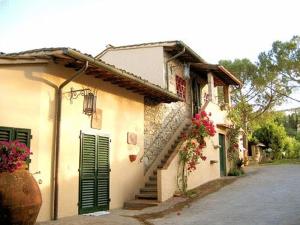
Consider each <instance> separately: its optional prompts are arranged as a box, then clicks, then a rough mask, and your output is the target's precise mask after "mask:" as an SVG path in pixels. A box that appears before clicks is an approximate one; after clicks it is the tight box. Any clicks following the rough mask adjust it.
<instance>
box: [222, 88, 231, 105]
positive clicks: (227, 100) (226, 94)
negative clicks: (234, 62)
mask: <svg viewBox="0 0 300 225" xmlns="http://www.w3.org/2000/svg"><path fill="white" fill-rule="evenodd" d="M230 92H231V88H230V86H229V85H226V86H223V94H224V101H225V103H227V104H228V106H231V98H230Z"/></svg>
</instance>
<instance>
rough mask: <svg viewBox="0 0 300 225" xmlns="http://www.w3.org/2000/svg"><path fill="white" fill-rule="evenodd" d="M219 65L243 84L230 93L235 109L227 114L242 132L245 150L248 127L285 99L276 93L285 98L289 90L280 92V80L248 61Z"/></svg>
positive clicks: (242, 60)
mask: <svg viewBox="0 0 300 225" xmlns="http://www.w3.org/2000/svg"><path fill="white" fill-rule="evenodd" d="M219 64H221V65H223V66H224V67H226V68H227V69H228V70H229V71H231V72H232V73H233V74H234V75H235V76H237V77H238V78H239V79H240V80H241V81H242V83H243V86H242V87H239V88H234V89H233V90H232V102H233V105H234V107H233V109H232V110H231V111H230V112H229V118H230V119H231V120H232V121H233V122H234V123H235V124H236V125H237V126H239V127H241V128H242V129H243V130H244V131H245V138H244V147H245V148H246V149H248V141H247V136H248V134H249V132H251V123H252V122H253V121H255V120H257V119H258V118H259V117H261V116H262V115H263V114H264V113H266V112H267V111H268V110H270V109H272V108H273V107H274V106H275V105H278V104H280V103H281V102H282V101H283V99H284V98H285V97H284V96H283V95H282V94H279V93H278V90H280V92H281V93H285V94H288V92H289V89H288V88H282V86H281V82H280V80H279V79H277V78H276V77H275V76H274V74H273V73H271V72H269V71H267V70H265V69H262V68H261V67H260V64H259V63H257V64H254V63H252V62H251V61H250V60H249V59H236V60H234V61H231V60H221V61H220V62H219ZM276 90H277V91H276Z"/></svg>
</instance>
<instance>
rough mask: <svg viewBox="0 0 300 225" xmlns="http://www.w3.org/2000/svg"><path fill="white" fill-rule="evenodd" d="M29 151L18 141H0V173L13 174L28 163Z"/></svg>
mask: <svg viewBox="0 0 300 225" xmlns="http://www.w3.org/2000/svg"><path fill="white" fill-rule="evenodd" d="M30 154H31V152H30V149H29V148H28V147H27V146H26V145H25V144H23V143H21V142H19V141H17V140H16V141H0V172H14V171H15V170H17V169H18V168H20V167H21V166H22V164H23V162H25V163H27V164H28V163H30V158H29V156H30Z"/></svg>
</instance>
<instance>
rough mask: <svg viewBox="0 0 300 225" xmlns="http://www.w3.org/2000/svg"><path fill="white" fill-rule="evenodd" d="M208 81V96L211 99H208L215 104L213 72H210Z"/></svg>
mask: <svg viewBox="0 0 300 225" xmlns="http://www.w3.org/2000/svg"><path fill="white" fill-rule="evenodd" d="M207 81H208V84H207V85H208V94H209V97H208V99H209V100H210V101H211V102H213V103H214V102H215V93H214V88H215V87H214V76H213V74H212V73H211V72H208V73H207Z"/></svg>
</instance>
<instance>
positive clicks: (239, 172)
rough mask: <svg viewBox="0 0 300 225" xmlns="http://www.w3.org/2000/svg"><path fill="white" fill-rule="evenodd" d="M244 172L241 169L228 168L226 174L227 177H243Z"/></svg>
mask: <svg viewBox="0 0 300 225" xmlns="http://www.w3.org/2000/svg"><path fill="white" fill-rule="evenodd" d="M244 173H245V172H244V170H243V169H238V168H236V167H233V168H230V170H229V172H228V176H241V175H243V174H244Z"/></svg>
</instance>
